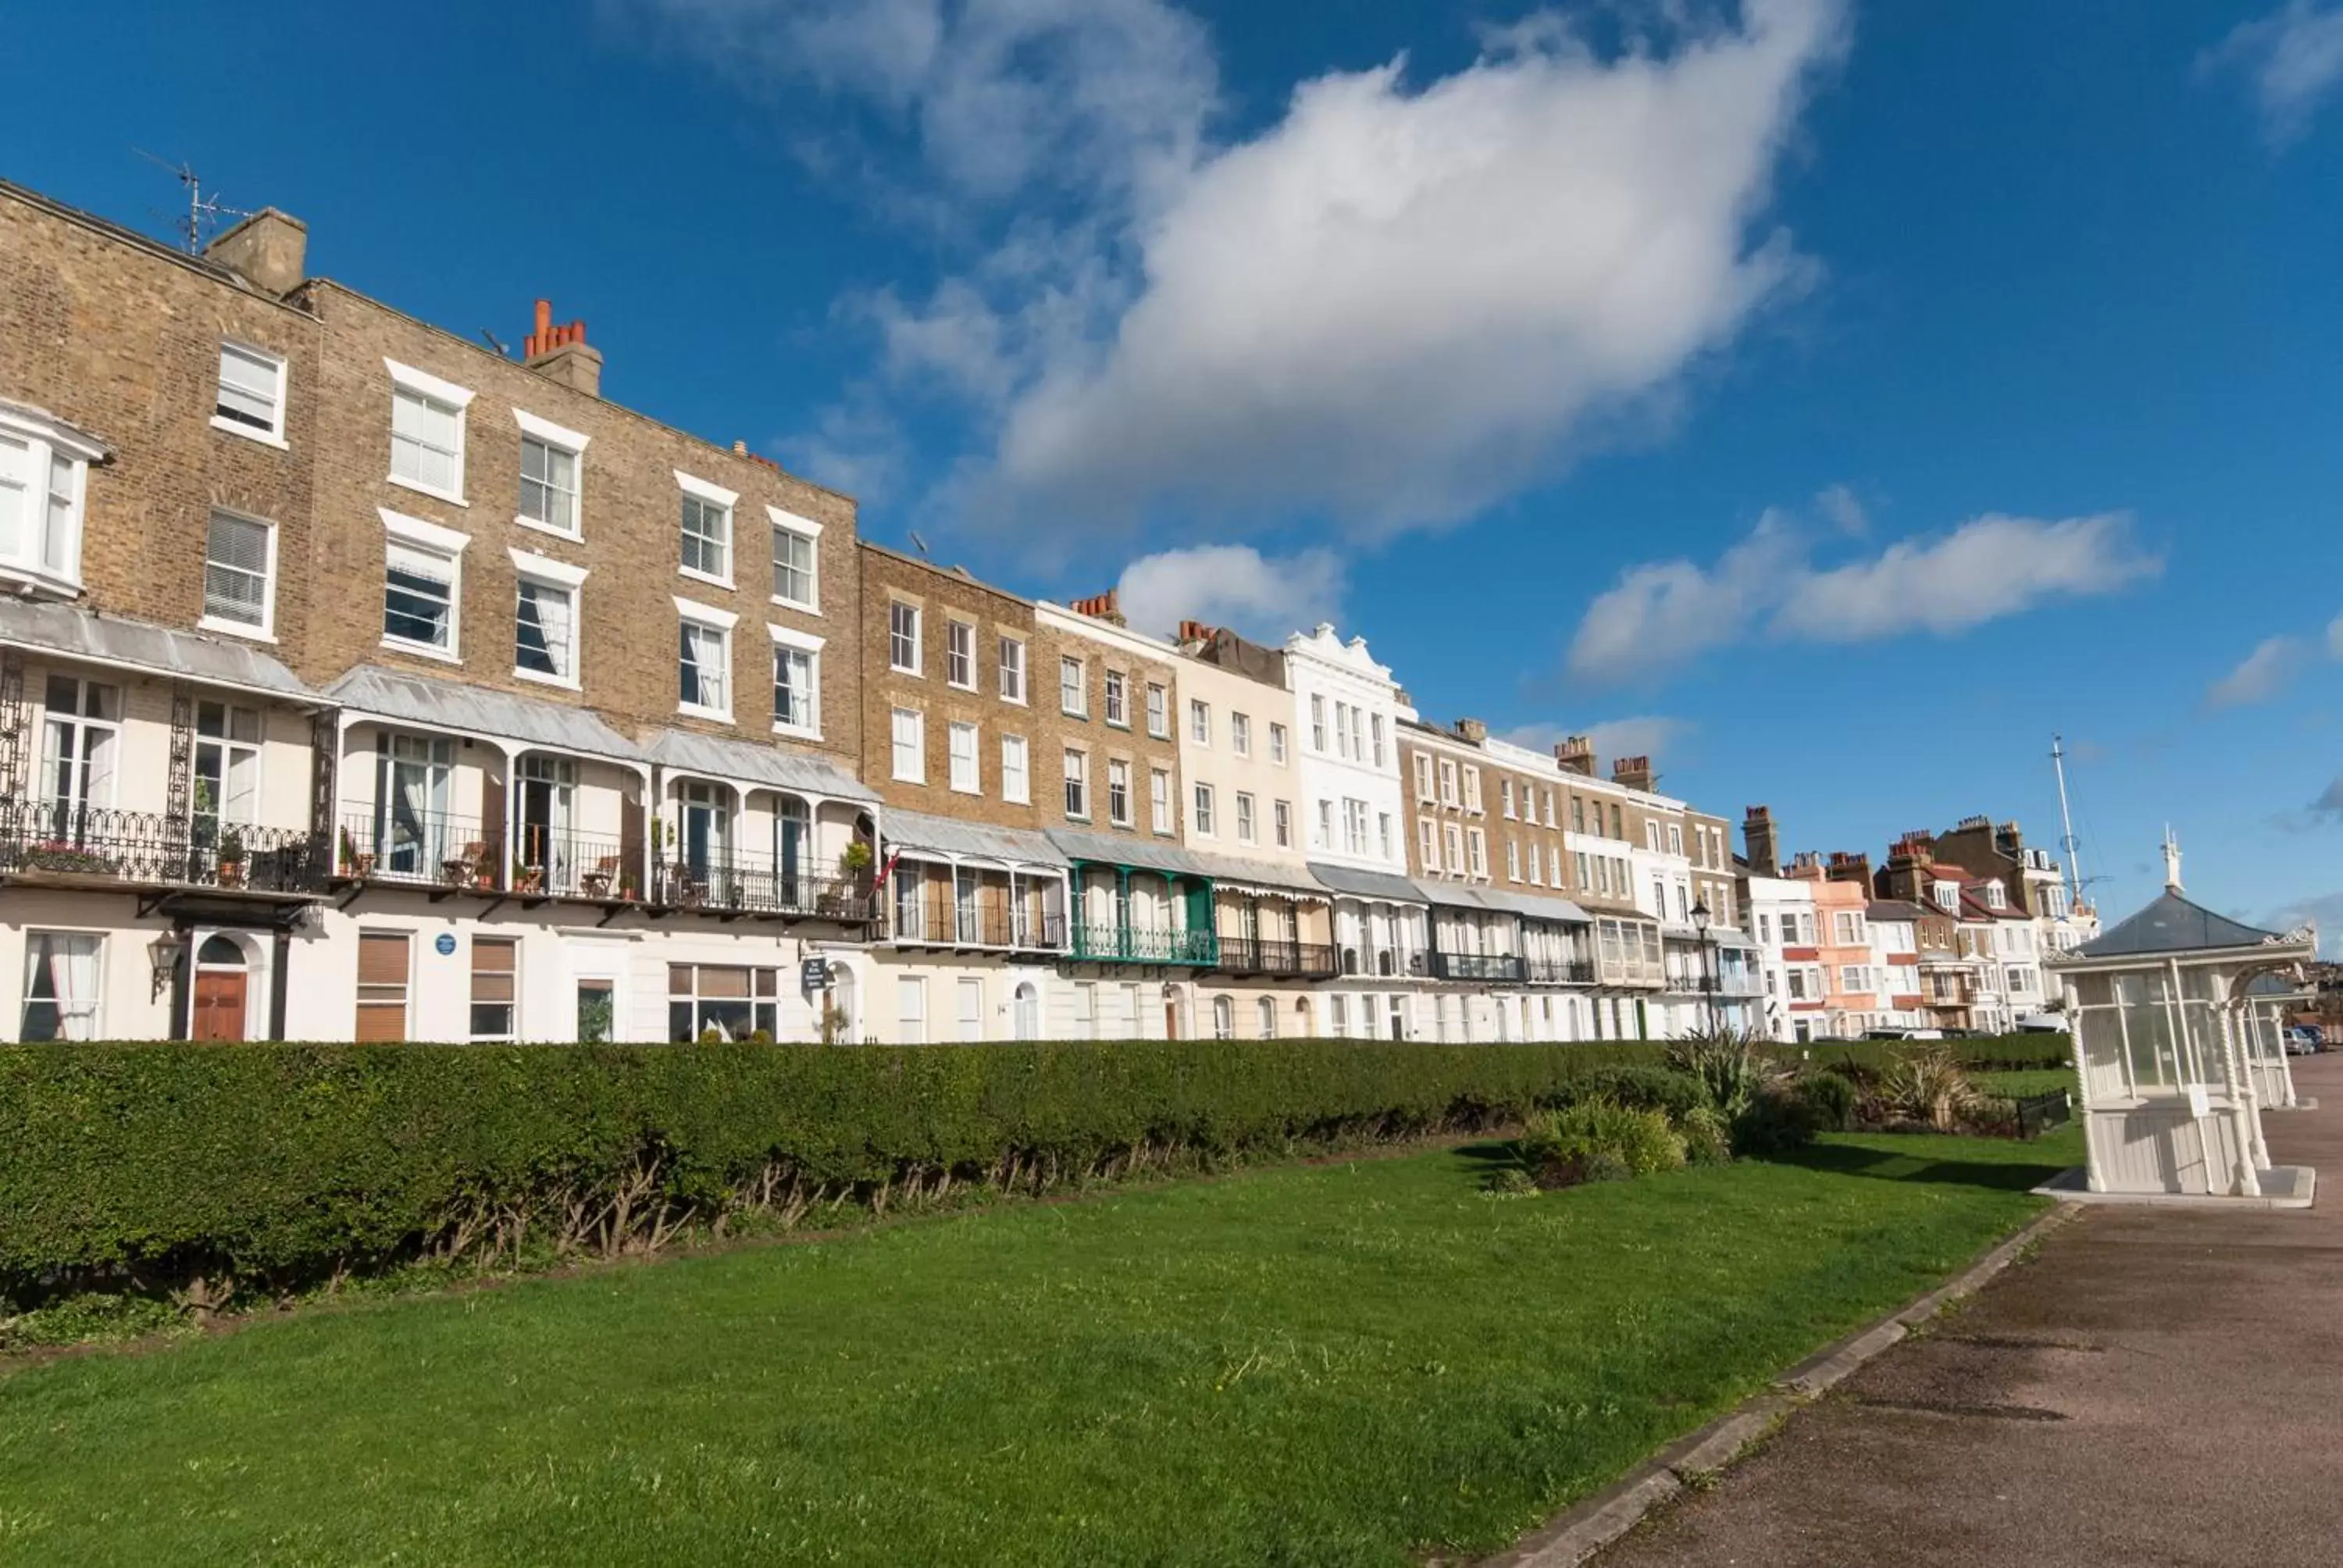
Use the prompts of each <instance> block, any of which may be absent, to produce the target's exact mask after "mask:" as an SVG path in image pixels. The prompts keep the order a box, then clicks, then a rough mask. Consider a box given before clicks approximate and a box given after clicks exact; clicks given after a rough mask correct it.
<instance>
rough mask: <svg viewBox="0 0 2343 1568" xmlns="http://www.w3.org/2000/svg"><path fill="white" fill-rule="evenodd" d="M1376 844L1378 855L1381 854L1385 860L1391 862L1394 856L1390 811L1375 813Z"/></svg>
mask: <svg viewBox="0 0 2343 1568" xmlns="http://www.w3.org/2000/svg"><path fill="white" fill-rule="evenodd" d="M1375 843H1376V845H1377V847H1378V848H1377V853H1379V854H1381V855H1382V856H1383V859H1386V860H1389V859H1393V854H1392V819H1391V813H1390V812H1388V811H1378V812H1376V813H1375Z"/></svg>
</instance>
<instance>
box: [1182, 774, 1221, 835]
mask: <svg viewBox="0 0 2343 1568" xmlns="http://www.w3.org/2000/svg"><path fill="white" fill-rule="evenodd" d="M1195 793H1196V803H1195V808H1194V810H1193V812H1192V815H1191V816H1190V817H1189V819H1188V826H1189V827H1190V828H1192V829H1195V831H1196V832H1197V833H1199V834H1201V835H1202V836H1203V837H1204V838H1207V839H1209V838H1211V837H1212V835H1213V834H1214V833H1215V832H1216V831H1217V830H1218V829H1219V824H1218V823H1217V822H1216V821H1214V819H1213V813H1212V804H1213V797H1212V786H1211V785H1210V784H1199V785H1197V786H1196V792H1195Z"/></svg>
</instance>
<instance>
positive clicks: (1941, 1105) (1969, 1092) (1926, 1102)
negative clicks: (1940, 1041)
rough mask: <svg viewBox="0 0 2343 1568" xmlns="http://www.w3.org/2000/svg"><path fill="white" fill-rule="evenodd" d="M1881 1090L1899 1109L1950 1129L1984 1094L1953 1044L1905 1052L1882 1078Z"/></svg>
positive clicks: (1942, 1129)
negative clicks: (1972, 1079)
mask: <svg viewBox="0 0 2343 1568" xmlns="http://www.w3.org/2000/svg"><path fill="white" fill-rule="evenodd" d="M1880 1092H1881V1095H1882V1097H1883V1098H1884V1099H1885V1100H1886V1101H1887V1102H1888V1103H1889V1104H1890V1105H1893V1106H1894V1107H1895V1108H1896V1110H1897V1111H1899V1112H1901V1113H1902V1114H1904V1115H1906V1116H1908V1117H1910V1118H1911V1119H1912V1120H1913V1121H1925V1122H1926V1123H1927V1124H1928V1125H1929V1126H1931V1127H1933V1128H1935V1129H1936V1131H1939V1132H1950V1131H1953V1129H1954V1128H1956V1126H1958V1125H1959V1124H1960V1121H1961V1118H1962V1117H1963V1116H1965V1115H1966V1114H1967V1113H1968V1112H1970V1111H1974V1110H1975V1109H1976V1104H1977V1101H1979V1100H1980V1099H1982V1098H1983V1097H1982V1096H1981V1095H1979V1094H1978V1093H1977V1091H1976V1085H1975V1084H1973V1083H1971V1082H1970V1081H1969V1075H1968V1070H1967V1069H1966V1068H1965V1067H1963V1066H1962V1065H1961V1059H1960V1057H1959V1056H1958V1054H1956V1052H1955V1051H1954V1050H1952V1048H1951V1047H1949V1046H1943V1045H1939V1046H1930V1047H1927V1048H1925V1049H1923V1050H1910V1051H1906V1052H1903V1053H1902V1054H1901V1055H1899V1056H1897V1058H1896V1060H1895V1061H1894V1062H1893V1063H1892V1064H1891V1065H1890V1066H1889V1067H1888V1069H1887V1070H1886V1072H1885V1074H1884V1075H1883V1077H1882V1078H1881V1081H1880Z"/></svg>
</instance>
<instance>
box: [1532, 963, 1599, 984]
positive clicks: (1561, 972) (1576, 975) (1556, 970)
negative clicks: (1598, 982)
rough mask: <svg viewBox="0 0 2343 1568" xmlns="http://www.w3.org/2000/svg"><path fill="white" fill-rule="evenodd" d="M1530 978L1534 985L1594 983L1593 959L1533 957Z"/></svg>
mask: <svg viewBox="0 0 2343 1568" xmlns="http://www.w3.org/2000/svg"><path fill="white" fill-rule="evenodd" d="M1529 979H1530V982H1531V983H1532V984H1533V985H1593V984H1594V960H1593V959H1532V960H1529Z"/></svg>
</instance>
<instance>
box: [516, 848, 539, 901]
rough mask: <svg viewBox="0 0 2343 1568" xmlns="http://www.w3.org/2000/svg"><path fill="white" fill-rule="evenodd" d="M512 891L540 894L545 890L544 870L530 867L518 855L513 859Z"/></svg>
mask: <svg viewBox="0 0 2343 1568" xmlns="http://www.w3.org/2000/svg"><path fill="white" fill-rule="evenodd" d="M512 889H513V891H514V892H516V893H536V892H542V891H543V890H544V889H545V868H544V867H543V866H532V865H530V864H529V863H528V861H527V860H525V859H522V858H521V857H520V856H519V855H515V856H514V857H513V863H512Z"/></svg>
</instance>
